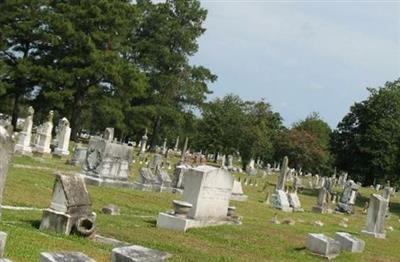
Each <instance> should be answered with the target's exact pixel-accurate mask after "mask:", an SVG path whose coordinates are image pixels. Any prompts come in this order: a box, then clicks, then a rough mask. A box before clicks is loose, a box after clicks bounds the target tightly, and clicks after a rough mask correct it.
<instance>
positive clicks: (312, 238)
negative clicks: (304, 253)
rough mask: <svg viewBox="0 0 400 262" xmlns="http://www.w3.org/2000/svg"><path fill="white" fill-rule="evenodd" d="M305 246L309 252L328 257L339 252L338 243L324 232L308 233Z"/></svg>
mask: <svg viewBox="0 0 400 262" xmlns="http://www.w3.org/2000/svg"><path fill="white" fill-rule="evenodd" d="M306 248H307V249H308V250H309V251H311V253H313V254H315V255H318V256H322V257H325V258H328V259H332V258H335V257H337V256H338V255H339V254H340V243H339V241H336V240H334V239H333V238H330V237H327V236H325V235H324V234H313V233H310V234H308V238H307V243H306Z"/></svg>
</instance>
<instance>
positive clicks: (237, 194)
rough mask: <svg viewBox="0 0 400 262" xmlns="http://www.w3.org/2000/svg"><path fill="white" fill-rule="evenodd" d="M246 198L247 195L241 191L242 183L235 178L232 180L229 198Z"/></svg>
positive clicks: (244, 199)
mask: <svg viewBox="0 0 400 262" xmlns="http://www.w3.org/2000/svg"><path fill="white" fill-rule="evenodd" d="M247 198H248V197H247V196H246V195H245V194H244V193H243V188H242V183H240V182H239V181H236V180H235V181H233V187H232V196H231V200H236V201H246V200H247Z"/></svg>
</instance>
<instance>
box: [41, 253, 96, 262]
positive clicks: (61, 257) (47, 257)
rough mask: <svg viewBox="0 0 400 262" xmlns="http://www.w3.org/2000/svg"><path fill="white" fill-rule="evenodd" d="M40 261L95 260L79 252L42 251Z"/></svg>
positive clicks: (69, 261) (94, 261)
mask: <svg viewBox="0 0 400 262" xmlns="http://www.w3.org/2000/svg"><path fill="white" fill-rule="evenodd" d="M39 261H40V262H96V260H94V259H92V258H90V257H88V256H86V255H85V254H83V253H81V252H42V253H40V260H39Z"/></svg>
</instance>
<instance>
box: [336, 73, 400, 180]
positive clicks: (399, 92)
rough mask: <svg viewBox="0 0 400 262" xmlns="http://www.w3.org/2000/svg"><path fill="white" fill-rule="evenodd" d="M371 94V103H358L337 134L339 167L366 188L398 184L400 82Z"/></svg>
mask: <svg viewBox="0 0 400 262" xmlns="http://www.w3.org/2000/svg"><path fill="white" fill-rule="evenodd" d="M368 90H369V91H370V96H369V97H368V99H367V100H365V101H362V102H360V103H355V104H354V105H353V106H352V107H351V109H350V112H349V113H348V114H347V115H346V116H345V117H344V118H343V120H342V121H341V122H340V123H339V125H338V128H337V130H336V131H335V132H334V136H333V143H332V144H333V150H334V152H335V154H336V161H337V165H338V167H340V168H342V169H344V170H348V171H349V172H350V174H351V175H352V176H354V177H355V178H357V179H359V180H361V181H362V182H364V183H366V184H372V183H373V182H374V180H376V179H377V180H378V182H380V183H383V182H384V180H388V179H389V180H392V181H393V182H397V183H398V182H399V175H398V174H399V172H400V166H399V161H398V159H399V157H400V133H399V128H400V80H396V81H393V82H387V83H386V84H385V86H384V87H382V88H378V89H372V88H369V89H368Z"/></svg>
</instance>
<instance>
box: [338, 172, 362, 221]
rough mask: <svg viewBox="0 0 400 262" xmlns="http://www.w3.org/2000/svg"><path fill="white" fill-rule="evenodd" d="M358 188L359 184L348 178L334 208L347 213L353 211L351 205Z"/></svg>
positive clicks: (354, 200)
mask: <svg viewBox="0 0 400 262" xmlns="http://www.w3.org/2000/svg"><path fill="white" fill-rule="evenodd" d="M359 188H360V186H359V185H357V184H356V183H354V181H353V180H348V181H347V182H346V185H345V188H344V190H343V193H342V196H341V198H340V200H339V202H338V206H337V208H336V210H337V211H339V212H344V213H348V214H351V213H353V207H354V205H355V203H356V197H357V191H358V189H359Z"/></svg>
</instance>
